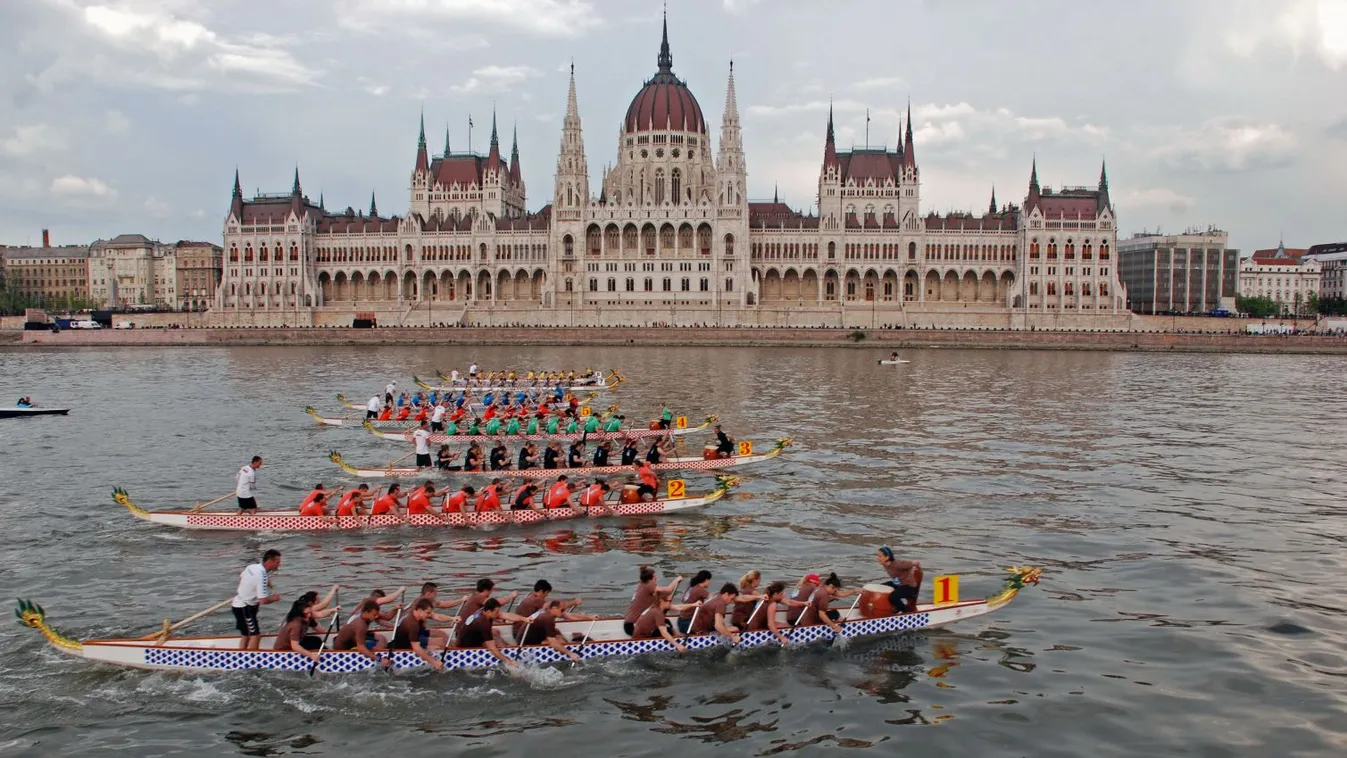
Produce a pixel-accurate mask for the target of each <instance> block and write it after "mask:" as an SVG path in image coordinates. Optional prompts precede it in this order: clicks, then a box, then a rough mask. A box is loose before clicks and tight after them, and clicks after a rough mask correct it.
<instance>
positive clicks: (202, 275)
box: [173, 240, 224, 311]
mask: <svg viewBox="0 0 1347 758" xmlns="http://www.w3.org/2000/svg"><path fill="white" fill-rule="evenodd" d="M173 249H174V256H173V258H174V263H175V274H176V283H177V298H178V299H177V303H176V307H177V309H178V310H180V311H204V310H206V309H207V308H209V307H210V305H211V303H213V302H215V293H216V290H217V289H218V288H219V284H220V270H221V267H222V262H221V259H222V258H223V254H224V249H223V248H221V247H220V246H219V245H215V244H212V243H210V242H189V241H186V240H183V241H181V242H179V243H177V244H176V245H174V246H173Z"/></svg>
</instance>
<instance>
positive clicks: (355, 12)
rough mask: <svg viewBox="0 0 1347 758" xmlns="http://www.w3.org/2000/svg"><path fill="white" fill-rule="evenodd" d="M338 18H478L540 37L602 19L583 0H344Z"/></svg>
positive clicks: (385, 21)
mask: <svg viewBox="0 0 1347 758" xmlns="http://www.w3.org/2000/svg"><path fill="white" fill-rule="evenodd" d="M340 18H341V22H342V23H343V24H344V25H347V26H351V27H356V28H360V27H365V28H368V27H369V26H371V25H377V26H393V27H396V26H401V25H403V24H405V23H406V22H407V19H409V18H411V19H415V20H416V21H417V22H419V23H423V22H425V21H426V20H431V21H434V20H443V21H450V22H454V23H469V24H470V23H482V24H485V25H487V26H496V27H504V28H508V29H517V30H519V31H522V32H526V33H528V34H534V35H537V36H540V37H573V36H576V35H579V34H583V33H584V32H586V31H588V30H589V29H591V28H593V27H596V26H600V25H602V24H603V19H602V18H600V17H599V14H598V12H597V11H596V10H595V8H594V4H593V3H591V2H589V1H588V0H347V2H346V3H345V4H344V6H343V8H342V11H341V15H340Z"/></svg>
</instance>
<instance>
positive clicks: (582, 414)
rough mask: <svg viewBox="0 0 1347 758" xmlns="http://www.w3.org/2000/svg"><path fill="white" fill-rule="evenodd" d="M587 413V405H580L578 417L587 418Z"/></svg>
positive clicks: (588, 411)
mask: <svg viewBox="0 0 1347 758" xmlns="http://www.w3.org/2000/svg"><path fill="white" fill-rule="evenodd" d="M589 413H590V410H589V406H588V405H582V406H580V418H589Z"/></svg>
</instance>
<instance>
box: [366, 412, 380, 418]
mask: <svg viewBox="0 0 1347 758" xmlns="http://www.w3.org/2000/svg"><path fill="white" fill-rule="evenodd" d="M365 418H366V419H367V420H368V419H372V418H379V412H378V411H371V410H366V411H365Z"/></svg>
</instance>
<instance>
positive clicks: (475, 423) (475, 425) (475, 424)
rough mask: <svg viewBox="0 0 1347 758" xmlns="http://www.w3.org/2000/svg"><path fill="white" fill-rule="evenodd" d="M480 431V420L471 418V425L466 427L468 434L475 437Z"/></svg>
mask: <svg viewBox="0 0 1347 758" xmlns="http://www.w3.org/2000/svg"><path fill="white" fill-rule="evenodd" d="M481 433H482V422H481V421H480V420H478V419H473V420H472V426H471V427H470V428H469V429H468V434H470V435H472V436H474V437H476V436H479V435H481Z"/></svg>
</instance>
